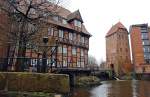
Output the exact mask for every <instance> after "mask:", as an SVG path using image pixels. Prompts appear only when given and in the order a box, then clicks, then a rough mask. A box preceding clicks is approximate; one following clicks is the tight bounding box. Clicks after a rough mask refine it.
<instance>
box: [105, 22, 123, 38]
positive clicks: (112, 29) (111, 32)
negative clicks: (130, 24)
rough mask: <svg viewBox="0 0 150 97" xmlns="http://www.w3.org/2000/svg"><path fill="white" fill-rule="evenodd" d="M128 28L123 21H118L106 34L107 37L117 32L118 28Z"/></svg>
mask: <svg viewBox="0 0 150 97" xmlns="http://www.w3.org/2000/svg"><path fill="white" fill-rule="evenodd" d="M120 28H121V29H126V27H125V26H124V25H123V24H122V23H121V22H118V23H117V24H115V25H113V26H112V27H111V29H110V30H109V31H108V33H107V34H106V37H108V36H110V35H112V34H114V33H116V32H117V30H118V29H120Z"/></svg>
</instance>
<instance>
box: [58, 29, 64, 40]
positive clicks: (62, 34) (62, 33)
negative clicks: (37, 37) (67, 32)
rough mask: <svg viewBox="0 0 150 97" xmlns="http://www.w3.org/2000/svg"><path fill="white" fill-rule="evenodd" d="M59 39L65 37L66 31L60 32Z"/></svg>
mask: <svg viewBox="0 0 150 97" xmlns="http://www.w3.org/2000/svg"><path fill="white" fill-rule="evenodd" d="M59 37H61V38H63V37H64V31H63V30H59Z"/></svg>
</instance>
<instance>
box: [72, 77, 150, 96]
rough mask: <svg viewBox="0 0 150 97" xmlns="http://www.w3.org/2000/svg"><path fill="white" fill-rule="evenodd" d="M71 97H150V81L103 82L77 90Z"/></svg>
mask: <svg viewBox="0 0 150 97" xmlns="http://www.w3.org/2000/svg"><path fill="white" fill-rule="evenodd" d="M70 97H150V81H136V80H132V81H103V82H102V85H99V86H96V87H93V88H86V89H75V90H74V91H73V93H72V95H71V96H70Z"/></svg>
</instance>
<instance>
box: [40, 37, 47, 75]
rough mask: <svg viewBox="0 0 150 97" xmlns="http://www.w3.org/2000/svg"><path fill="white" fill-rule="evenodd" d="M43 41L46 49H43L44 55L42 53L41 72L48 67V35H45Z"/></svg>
mask: <svg viewBox="0 0 150 97" xmlns="http://www.w3.org/2000/svg"><path fill="white" fill-rule="evenodd" d="M43 43H44V46H45V47H44V51H43V55H42V68H41V72H42V73H45V72H46V69H47V56H46V45H47V43H48V37H43Z"/></svg>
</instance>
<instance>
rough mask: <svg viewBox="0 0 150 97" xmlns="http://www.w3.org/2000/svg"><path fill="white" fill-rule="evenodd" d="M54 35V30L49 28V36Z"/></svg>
mask: <svg viewBox="0 0 150 97" xmlns="http://www.w3.org/2000/svg"><path fill="white" fill-rule="evenodd" d="M53 33H54V29H53V28H51V27H49V28H48V35H51V36H53Z"/></svg>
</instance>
